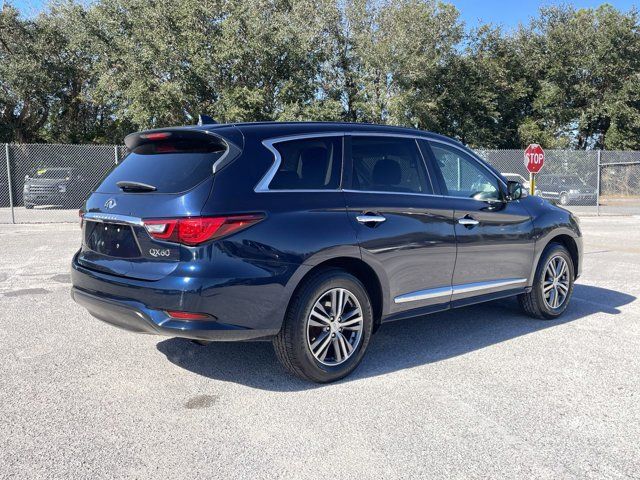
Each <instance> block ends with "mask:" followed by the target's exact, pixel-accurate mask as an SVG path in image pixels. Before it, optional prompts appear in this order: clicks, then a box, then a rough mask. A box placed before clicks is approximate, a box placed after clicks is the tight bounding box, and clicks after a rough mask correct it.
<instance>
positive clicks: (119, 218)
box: [83, 212, 144, 227]
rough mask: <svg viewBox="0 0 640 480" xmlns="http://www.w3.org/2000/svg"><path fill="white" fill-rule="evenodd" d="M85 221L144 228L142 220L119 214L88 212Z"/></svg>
mask: <svg viewBox="0 0 640 480" xmlns="http://www.w3.org/2000/svg"><path fill="white" fill-rule="evenodd" d="M83 218H84V219H85V220H88V221H91V222H100V223H119V224H122V225H137V226H140V227H142V226H143V225H144V223H143V222H142V219H141V218H138V217H132V216H130V215H119V214H117V213H97V212H87V213H85V214H84V215H83Z"/></svg>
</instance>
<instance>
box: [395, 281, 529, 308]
mask: <svg viewBox="0 0 640 480" xmlns="http://www.w3.org/2000/svg"><path fill="white" fill-rule="evenodd" d="M526 283H527V279H526V278H505V279H503V280H490V281H486V282H475V283H463V284H460V285H454V286H452V287H438V288H430V289H428V290H418V291H416V292H409V293H405V294H403V295H398V296H397V297H395V298H394V299H393V301H394V303H406V302H415V301H418V300H430V299H434V298H441V297H446V296H453V295H457V294H463V293H473V292H484V291H486V290H493V289H494V288H503V287H512V286H513V287H515V286H517V285H522V286H525V285H526Z"/></svg>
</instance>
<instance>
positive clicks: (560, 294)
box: [518, 243, 575, 320]
mask: <svg viewBox="0 0 640 480" xmlns="http://www.w3.org/2000/svg"><path fill="white" fill-rule="evenodd" d="M574 272H575V266H574V265H573V260H572V258H571V255H570V254H569V251H568V250H567V249H566V248H565V246H564V245H561V244H558V243H552V244H550V245H548V246H547V248H546V249H545V251H544V252H543V254H542V256H541V257H540V261H539V263H538V268H537V269H536V276H535V279H534V282H533V286H532V289H531V292H529V293H523V294H521V295H519V296H518V300H519V302H520V306H521V307H522V309H523V310H524V311H525V313H527V314H528V315H530V316H532V317H535V318H539V319H546V320H551V319H554V318H557V317H559V316H560V315H562V314H563V313H564V311H565V310H566V309H567V306H568V305H569V300H570V298H571V294H572V293H573V281H574V278H575V275H574Z"/></svg>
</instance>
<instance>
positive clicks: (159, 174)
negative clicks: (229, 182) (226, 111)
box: [96, 140, 226, 193]
mask: <svg viewBox="0 0 640 480" xmlns="http://www.w3.org/2000/svg"><path fill="white" fill-rule="evenodd" d="M225 152H226V149H224V148H223V147H222V146H221V145H220V144H211V143H205V142H198V141H194V140H178V141H170V142H166V141H165V142H157V143H148V144H143V145H141V146H139V147H137V148H136V149H135V150H134V151H133V152H131V153H129V155H127V156H126V157H125V158H124V160H123V161H122V162H121V163H120V164H119V165H117V166H116V167H115V168H114V169H113V170H112V171H111V172H110V173H108V174H107V176H106V177H105V178H104V180H103V181H102V183H101V184H100V185H99V186H98V188H97V189H96V191H97V192H100V193H120V192H122V190H120V188H119V187H118V185H117V183H118V182H121V181H129V182H141V183H144V184H147V185H152V186H154V187H156V190H155V192H156V193H180V192H184V191H186V190H189V189H191V188H193V187H195V186H196V185H198V184H199V183H200V182H202V181H203V180H205V179H206V178H208V177H210V176H211V175H213V164H214V163H215V162H216V160H218V159H220V157H222V155H223V154H224V153H225Z"/></svg>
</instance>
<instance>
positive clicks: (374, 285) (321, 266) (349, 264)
mask: <svg viewBox="0 0 640 480" xmlns="http://www.w3.org/2000/svg"><path fill="white" fill-rule="evenodd" d="M332 268H333V269H340V270H343V271H345V272H347V273H349V274H351V275H353V276H354V277H356V278H357V279H358V280H359V281H360V282H361V283H362V285H364V288H365V290H366V291H367V294H368V295H369V301H370V302H371V308H372V309H373V322H374V332H375V331H376V330H377V329H378V328H379V327H380V325H381V323H382V315H383V312H384V308H385V304H384V302H385V294H384V292H385V290H384V289H383V286H382V282H381V280H380V277H379V276H378V274H377V273H376V271H375V270H374V269H373V268H372V267H371V266H370V265H368V264H367V263H366V262H365V261H364V260H362V259H361V258H359V257H347V256H345V257H335V258H331V259H327V260H324V261H322V262H320V263H318V264H316V265H314V266H313V267H311V268H310V269H309V270H307V271H306V272H305V273H304V275H303V276H302V277H301V278H300V279H299V280H297V282H296V286H295V288H294V289H293V290H292V291H291V294H290V295H289V298H288V299H287V308H289V304H290V303H291V299H292V298H293V295H294V294H295V292H296V291H297V290H298V289H299V288H300V286H301V285H302V284H303V283H304V282H305V280H307V279H308V278H310V277H311V276H312V275H315V274H317V273H318V272H320V271H322V270H329V269H332Z"/></svg>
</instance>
